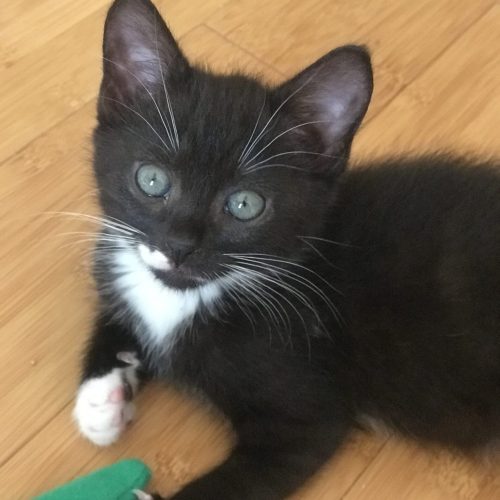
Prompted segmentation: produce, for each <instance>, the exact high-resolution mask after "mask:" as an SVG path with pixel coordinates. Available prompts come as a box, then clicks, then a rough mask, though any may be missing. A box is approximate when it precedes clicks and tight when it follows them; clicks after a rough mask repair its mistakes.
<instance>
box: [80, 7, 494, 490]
mask: <svg viewBox="0 0 500 500" xmlns="http://www.w3.org/2000/svg"><path fill="white" fill-rule="evenodd" d="M371 91H372V73H371V66H370V60H369V56H368V54H367V52H366V51H365V50H364V49H363V48H360V47H355V46H346V47H341V48H339V49H336V50H334V51H332V52H330V53H328V54H327V55H325V56H324V57H322V58H321V59H319V60H318V61H317V62H315V63H314V64H313V65H312V66H310V67H309V68H307V69H305V70H304V71H302V72H301V73H299V74H298V75H297V76H295V77H294V78H292V79H291V80H289V81H287V82H285V83H283V84H282V85H280V86H278V87H276V88H270V87H267V86H265V85H263V84H262V83H260V82H259V81H257V80H255V79H253V78H249V77H247V76H243V75H239V74H235V75H231V76H220V75H214V74H212V73H209V72H207V71H205V70H202V69H200V68H197V67H193V66H191V65H190V64H189V63H188V61H187V60H186V59H185V58H184V56H183V54H182V52H181V51H180V49H179V47H178V46H177V44H176V42H175V41H174V39H173V37H172V35H171V33H170V32H169V31H168V29H167V27H166V25H165V24H164V22H163V20H162V19H161V17H160V15H159V14H158V12H157V11H156V9H155V8H154V6H153V5H152V4H151V3H150V2H149V0H117V1H116V2H115V3H114V5H113V6H112V8H111V10H110V11H109V14H108V18H107V21H106V26H105V36H104V76H103V81H102V86H101V93H100V99H99V107H98V126H97V128H96V130H95V135H94V143H95V159H94V168H95V175H96V178H97V182H98V186H99V193H100V201H101V205H102V209H103V211H104V214H105V216H106V218H105V221H106V222H105V228H104V230H103V232H102V237H101V241H100V243H99V244H98V246H97V251H96V261H95V266H96V272H95V276H96V281H97V287H98V290H99V293H100V311H99V315H98V318H97V321H96V325H95V330H94V333H93V335H92V338H91V340H90V343H89V346H88V350H87V353H86V356H85V361H84V367H83V377H82V384H81V387H80V389H79V392H78V396H77V402H76V407H75V418H76V421H77V423H78V426H79V428H80V430H81V432H82V433H83V434H84V435H85V436H86V437H87V438H89V439H90V440H91V441H93V442H94V443H96V444H98V445H108V444H110V443H112V442H114V441H115V440H116V439H117V438H118V437H119V435H120V433H121V432H122V431H123V429H124V427H125V425H126V423H127V422H128V421H129V420H130V419H131V418H132V413H133V411H132V398H133V395H134V394H135V393H136V392H137V389H138V386H139V385H140V383H141V381H142V382H145V381H147V380H148V379H151V378H161V379H164V380H167V381H169V382H171V383H175V384H177V385H179V386H181V387H186V388H191V389H195V390H197V391H198V392H200V393H203V394H204V395H205V396H206V397H208V398H209V399H210V400H211V401H212V402H213V403H214V404H215V405H216V406H217V407H218V408H220V409H221V410H222V412H223V413H224V414H225V415H226V416H227V418H228V419H229V420H230V422H231V423H232V425H233V427H234V430H235V432H236V434H237V438H238V440H237V445H236V446H235V448H234V450H233V451H232V453H231V454H230V456H229V457H228V458H227V459H226V461H225V462H224V463H222V465H220V466H219V467H217V468H216V469H215V470H213V471H212V472H210V473H208V474H207V475H205V476H203V477H201V478H199V479H197V480H196V481H194V482H192V483H191V484H189V485H187V486H186V487H185V488H184V489H182V491H180V492H179V493H177V494H176V495H174V496H173V497H172V498H173V499H175V500H195V499H196V500H229V499H234V500H250V499H252V500H253V499H259V500H260V499H262V500H264V499H265V500H271V499H281V498H284V497H286V496H288V495H289V494H291V493H292V492H293V491H294V490H296V489H297V488H298V487H299V486H300V485H301V484H303V483H304V481H306V480H307V479H308V478H309V477H310V476H311V475H312V474H314V473H315V472H316V471H317V470H318V469H319V468H320V467H321V466H322V465H323V464H324V463H325V461H326V460H328V459H329V458H330V457H331V456H332V455H333V454H334V453H335V451H336V450H337V449H338V447H339V446H340V445H341V444H342V443H343V441H344V440H345V438H346V436H347V435H348V433H349V432H350V431H351V430H352V429H353V428H354V427H355V426H356V425H357V424H358V422H360V421H361V420H363V418H364V417H366V416H369V417H372V418H373V417H374V418H377V419H380V420H383V421H384V422H385V423H387V424H389V425H390V426H392V427H393V428H395V429H398V430H399V431H401V432H402V433H404V434H406V435H410V436H412V437H416V438H419V439H422V440H424V441H427V442H438V443H442V444H444V445H448V446H454V447H459V448H461V449H465V450H469V449H474V448H476V447H480V446H482V445H484V444H486V443H488V442H489V441H491V440H492V439H493V438H498V437H499V436H500V307H499V304H500V263H499V254H500V224H499V221H500V175H499V171H498V170H495V169H494V168H493V165H487V164H470V163H469V164H468V163H467V162H465V161H463V160H458V159H447V158H444V157H434V156H433V157H427V158H420V159H416V160H404V161H403V160H402V161H400V160H393V161H387V162H384V163H383V164H380V165H369V166H365V167H360V168H356V169H354V170H352V171H350V172H347V173H344V169H345V167H346V163H347V159H348V155H349V150H350V146H351V141H352V139H353V136H354V133H355V132H356V129H357V128H358V126H359V124H360V122H361V120H362V118H363V116H364V114H365V112H366V109H367V106H368V103H369V100H370V95H371ZM341 174H342V175H341ZM138 495H139V496H140V497H141V498H150V497H149V495H146V494H138ZM158 498H159V497H158Z"/></svg>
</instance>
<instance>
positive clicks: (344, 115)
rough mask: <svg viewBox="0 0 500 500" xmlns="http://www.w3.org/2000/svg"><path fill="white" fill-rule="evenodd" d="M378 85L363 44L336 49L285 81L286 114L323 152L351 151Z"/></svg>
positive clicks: (280, 90)
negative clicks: (355, 136) (373, 90)
mask: <svg viewBox="0 0 500 500" xmlns="http://www.w3.org/2000/svg"><path fill="white" fill-rule="evenodd" d="M372 89H373V78H372V68H371V63H370V55H369V54H368V52H367V50H366V49H365V48H364V47H360V46H356V45H346V46H344V47H339V48H338V49H335V50H332V51H331V52H329V53H328V54H326V55H325V56H323V57H322V58H321V59H319V60H318V61H316V62H315V63H314V64H312V65H311V66H309V67H308V68H306V69H305V70H303V71H301V72H300V73H299V74H298V75H296V76H295V77H294V78H292V79H291V80H289V81H288V82H285V83H284V84H283V85H281V86H280V87H279V88H278V89H277V91H278V98H279V101H281V102H282V103H283V104H284V107H283V111H284V113H285V114H286V115H287V116H288V117H290V118H291V120H292V123H293V122H295V123H296V124H297V125H296V126H295V128H294V129H293V130H292V132H293V133H295V134H296V135H299V136H302V137H303V138H305V139H306V140H307V141H308V142H310V143H311V142H313V143H314V145H315V149H316V150H317V151H318V152H323V153H328V154H338V155H343V154H347V152H348V151H349V148H350V145H351V141H352V138H353V136H354V133H355V132H356V130H357V128H358V126H359V124H360V123H361V120H362V119H363V116H364V115H365V113H366V110H367V108H368V104H369V102H370V98H371V95H372Z"/></svg>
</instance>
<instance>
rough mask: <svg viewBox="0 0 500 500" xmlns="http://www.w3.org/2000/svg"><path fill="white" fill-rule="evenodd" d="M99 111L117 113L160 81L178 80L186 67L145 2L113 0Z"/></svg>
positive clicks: (154, 11)
mask: <svg viewBox="0 0 500 500" xmlns="http://www.w3.org/2000/svg"><path fill="white" fill-rule="evenodd" d="M103 59H104V61H103V79H102V84H101V95H100V97H101V99H100V111H102V112H104V113H106V112H112V111H113V110H114V109H115V108H116V109H117V110H118V109H119V107H120V103H122V104H125V105H130V104H131V103H132V102H133V101H134V99H135V98H136V97H137V96H139V95H144V94H146V95H147V93H148V92H150V93H152V94H153V93H154V92H155V91H157V90H158V89H159V88H162V86H163V82H164V80H165V81H166V82H168V81H169V80H170V79H171V78H173V77H176V76H182V75H183V74H185V73H186V71H187V70H188V69H189V64H188V62H187V60H186V59H185V57H184V55H183V54H182V52H181V50H180V48H179V47H178V45H177V43H176V42H175V40H174V37H173V36H172V33H170V31H169V29H168V28H167V25H166V24H165V22H164V21H163V19H162V17H161V15H160V13H159V12H158V10H157V9H156V7H155V6H154V5H153V4H152V3H151V2H150V1H149V0H115V2H114V3H113V5H112V6H111V8H110V9H109V12H108V15H107V18H106V23H105V27H104V43H103Z"/></svg>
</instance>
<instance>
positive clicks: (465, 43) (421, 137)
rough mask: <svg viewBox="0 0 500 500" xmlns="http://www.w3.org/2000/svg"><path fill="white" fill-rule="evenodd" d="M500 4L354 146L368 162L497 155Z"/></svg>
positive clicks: (400, 96) (499, 86) (413, 85)
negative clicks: (410, 155) (403, 155)
mask: <svg viewBox="0 0 500 500" xmlns="http://www.w3.org/2000/svg"><path fill="white" fill-rule="evenodd" d="M499 25H500V5H496V6H494V7H493V8H492V9H491V10H490V11H489V12H488V13H487V14H486V15H485V16H484V18H482V19H481V20H480V21H479V22H477V23H476V24H475V25H474V26H472V27H471V28H470V29H469V30H468V31H467V32H466V33H465V34H464V36H463V37H462V38H460V40H458V41H457V42H456V43H455V44H454V45H453V46H452V47H451V48H450V49H449V50H448V51H446V53H445V54H443V56H442V57H440V58H439V59H438V60H437V61H435V62H434V63H433V64H432V65H431V66H430V67H429V68H428V69H427V70H426V71H425V72H423V74H422V75H421V76H420V77H419V78H417V79H416V80H415V81H414V82H413V83H412V84H411V85H410V86H409V87H408V88H407V89H406V90H405V91H404V92H403V93H401V95H399V96H398V97H397V98H396V99H395V100H394V101H393V102H392V103H391V104H390V105H389V106H388V107H387V108H386V109H384V111H382V113H381V114H380V116H378V117H377V118H376V119H375V120H374V122H373V123H371V124H369V125H367V126H366V127H364V129H363V130H362V131H361V133H360V134H359V136H358V138H357V140H356V141H355V148H354V151H355V153H356V154H357V153H360V154H362V155H365V156H370V157H372V156H373V155H376V156H385V155H387V154H388V153H389V154H395V153H399V152H403V151H410V150H413V151H416V152H423V151H427V150H431V151H432V150H436V149H444V150H449V151H466V152H467V151H468V152H476V153H483V155H486V156H488V155H493V154H498V153H499V152H500V140H499V137H498V130H497V125H496V124H497V123H498V116H499V113H500V93H499V92H498V89H499V88H500V51H499V47H500V30H498V29H495V27H498V26H499Z"/></svg>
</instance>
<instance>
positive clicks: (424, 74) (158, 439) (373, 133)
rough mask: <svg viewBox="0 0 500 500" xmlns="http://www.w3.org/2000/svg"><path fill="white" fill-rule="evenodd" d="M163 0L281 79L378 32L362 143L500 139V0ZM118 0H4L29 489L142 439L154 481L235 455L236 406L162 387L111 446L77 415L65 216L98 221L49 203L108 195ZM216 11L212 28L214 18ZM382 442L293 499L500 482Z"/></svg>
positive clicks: (1, 409)
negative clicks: (108, 54)
mask: <svg viewBox="0 0 500 500" xmlns="http://www.w3.org/2000/svg"><path fill="white" fill-rule="evenodd" d="M157 3H158V4H159V6H160V8H161V10H162V11H163V12H164V13H165V14H166V17H167V19H168V20H169V21H170V23H171V26H172V28H173V30H174V32H175V33H176V35H182V34H186V33H187V35H185V37H183V38H182V46H183V48H184V49H185V50H186V52H187V53H188V54H189V55H190V56H192V57H195V58H196V59H201V60H202V61H205V62H208V63H210V64H212V65H213V66H215V68H216V69H217V70H220V71H224V70H226V69H228V68H232V67H234V66H237V67H240V68H243V69H247V70H248V71H251V72H256V73H262V74H263V75H264V76H265V78H267V79H269V80H272V81H275V80H278V79H280V75H281V74H285V75H290V74H292V73H293V72H295V71H296V70H297V69H300V68H301V67H303V66H305V65H306V64H308V63H309V62H311V61H312V60H313V59H314V58H316V57H318V56H320V55H321V54H322V53H323V52H326V51H327V50H329V49H330V48H332V47H333V46H336V45H339V44H342V43H347V42H352V41H357V42H364V43H366V42H368V43H369V44H370V45H371V47H372V49H373V51H374V61H375V64H376V89H377V90H376V94H375V100H374V106H373V108H372V109H373V111H372V112H371V115H370V116H375V115H376V113H378V112H380V111H381V113H380V114H379V115H378V116H377V117H376V118H375V119H374V120H373V122H372V123H370V124H368V125H367V126H366V127H365V128H364V129H363V130H362V132H361V134H360V137H359V139H358V140H357V141H356V144H355V150H354V152H355V156H356V157H357V158H361V157H363V156H369V157H372V156H376V155H383V154H387V153H391V152H395V151H397V152H400V151H403V150H408V149H415V148H418V149H422V148H434V147H449V148H452V149H460V150H462V149H466V150H474V151H483V152H485V153H487V154H488V153H496V152H498V147H499V141H498V138H497V137H498V134H496V127H495V126H496V122H497V121H498V120H497V117H498V114H499V111H500V103H499V101H498V88H499V83H500V82H499V80H498V76H499V75H500V71H499V69H500V68H499V60H498V47H499V46H500V44H499V41H500V40H499V38H498V26H499V25H500V18H499V14H498V10H499V8H498V7H495V8H493V9H491V10H490V11H488V13H487V14H486V15H485V13H486V12H487V10H488V7H489V6H490V5H492V4H493V3H494V2H493V1H492V0H491V1H490V0H476V1H475V2H469V1H467V0H456V1H455V0H436V1H431V0H424V1H422V2H410V1H406V0H405V1H404V2H390V1H389V0H376V1H374V2H368V1H367V0H351V1H349V2H347V1H345V0H333V1H328V2H327V1H326V0H301V1H299V0H277V1H276V2H268V3H265V2H262V1H261V0H259V1H251V0H209V1H204V0H191V1H190V2H189V3H186V2H179V1H176V0H168V1H160V2H157ZM103 5H104V3H103V2H102V1H101V0H91V1H90V2H86V3H85V6H82V7H80V6H79V7H78V9H77V8H76V7H75V4H74V3H73V4H70V3H69V2H68V1H67V0H57V1H56V0H54V1H52V0H51V1H50V2H48V0H40V1H39V2H28V1H27V0H12V1H11V2H7V4H6V5H5V6H2V7H1V8H0V11H1V14H0V123H1V124H2V128H3V130H4V135H3V137H2V141H0V180H1V182H0V234H1V245H0V258H1V259H2V260H1V262H2V286H1V289H0V300H1V303H2V309H1V310H0V335H1V338H2V339H3V343H2V349H1V350H0V366H1V367H2V368H1V377H0V415H1V417H0V418H1V424H2V425H0V442H1V443H2V446H1V447H0V498H16V499H17V498H21V499H22V498H29V496H32V495H34V494H35V493H38V492H40V491H42V490H44V489H47V488H49V487H52V486H54V485H55V484H57V483H60V482H64V481H67V480H69V479H71V478H72V477H74V476H75V475H77V474H79V473H82V472H87V471H90V470H92V469H93V468H95V467H98V466H101V465H106V464H109V463H110V462H112V461H114V460H116V459H118V458H120V457H123V456H131V455H136V456H139V457H141V458H143V459H144V460H146V461H147V462H148V463H149V464H150V465H152V467H153V469H154V471H155V485H156V486H157V487H159V488H161V489H162V490H163V491H165V492H170V491H173V490H175V489H176V488H178V487H180V485H181V484H183V483H185V482H186V481H188V480H190V479H192V478H193V477H194V476H196V475H198V474H200V473H201V472H202V471H204V470H207V469H208V468H210V467H211V466H213V465H214V464H216V463H217V462H218V461H220V460H221V459H222V458H223V456H224V455H225V453H226V452H227V450H228V448H229V446H230V444H231V434H230V432H229V431H228V429H227V427H226V426H225V425H224V422H223V421H222V420H221V418H220V417H219V416H217V415H215V414H213V413H211V411H210V410H209V409H207V408H206V407H204V406H199V405H198V404H197V403H196V402H194V401H190V400H188V399H186V398H185V397H183V396H180V395H179V394H177V393H175V392H174V391H172V390H167V391H165V390H161V388H159V387H151V388H148V389H147V390H146V391H145V393H144V394H142V395H141V397H140V400H139V419H138V420H137V422H136V423H135V424H134V425H133V427H132V428H131V429H130V430H129V432H128V433H127V434H126V436H124V438H123V440H122V441H120V442H119V443H118V444H117V445H116V446H113V447H111V448H109V449H106V450H98V449H96V448H94V447H93V446H91V445H89V444H88V443H86V442H85V441H83V440H82V439H81V438H79V437H78V436H77V435H76V432H75V428H74V426H73V424H72V422H71V415H70V413H71V403H72V398H73V394H74V390H75V387H76V384H77V372H78V357H79V351H80V348H81V346H82V344H83V340H84V338H85V337H86V335H87V332H88V330H89V328H90V323H91V320H92V311H93V309H94V295H93V292H92V286H91V282H90V279H89V275H88V264H87V261H86V259H85V258H84V255H83V254H82V250H83V248H85V247H84V246H82V247H81V249H80V247H79V246H77V245H76V244H75V243H73V244H71V245H70V246H69V247H66V246H65V245H66V244H67V243H71V242H72V241H73V240H71V239H69V238H68V237H60V233H63V232H68V231H79V230H92V227H90V226H88V225H85V224H82V223H81V222H79V221H75V220H66V219H64V218H58V217H46V216H41V215H40V214H41V213H42V212H45V211H47V210H74V211H82V212H86V213H94V212H95V211H96V210H97V209H96V206H95V203H94V200H93V195H92V190H93V183H92V180H91V177H90V167H89V157H90V154H89V140H88V139H89V134H90V130H91V128H92V126H93V123H94V107H95V100H94V98H95V95H96V92H97V84H98V79H99V74H100V43H101V40H100V38H101V32H102V20H103V17H104V10H105V7H103ZM76 10H78V11H77V12H76ZM214 13H215V14H214ZM207 19H208V21H207ZM205 21H207V22H208V27H207V26H199V25H201V24H203V23H204V22H205ZM197 26H198V27H197ZM217 31H220V33H221V34H218V32H217ZM228 40H230V41H233V42H235V43H236V44H238V45H240V46H241V48H242V50H238V47H237V46H235V45H233V44H232V43H229V42H228ZM455 40H456V41H455ZM450 44H451V47H450V48H449V49H447V50H446V48H447V47H448V45H450ZM443 51H444V53H443V54H442V55H441V52H443ZM251 54H254V55H255V57H253V56H252V55H251ZM273 67H276V69H273ZM401 90H402V92H401V94H400V95H399V96H398V97H396V99H395V100H394V101H393V102H392V103H391V104H390V105H389V106H388V107H387V108H386V109H384V108H385V105H386V103H388V102H389V101H390V100H391V99H393V98H394V96H396V95H397V94H398V93H399V92H400V91H401ZM50 127H54V128H52V129H51V130H49V131H47V130H48V129H49V128H50ZM37 137H38V138H37ZM35 138H37V139H36V140H33V139H35ZM12 155H13V156H12ZM9 156H10V159H9V160H7V161H4V162H3V163H1V159H2V158H3V159H6V158H8V157H9ZM383 445H384V440H383V439H379V438H377V437H369V436H366V435H363V434H358V435H356V436H354V437H353V440H352V441H350V442H349V443H348V444H347V446H346V448H345V450H344V451H343V453H342V454H340V455H339V456H337V457H336V458H335V459H333V460H332V461H331V462H330V463H329V464H327V466H326V467H325V468H324V470H323V471H322V472H321V473H320V474H318V475H317V477H315V478H314V479H313V480H312V481H311V482H310V483H309V484H308V485H306V487H305V488H303V489H302V490H301V491H300V492H298V493H297V494H296V495H295V496H294V498H297V499H301V500H319V499H324V500H327V499H328V500H333V499H338V498H343V497H345V498H347V499H348V500H358V499H359V500H362V499H363V500H364V499H370V500H371V499H372V498H373V499H375V500H377V499H378V498H380V499H392V498H394V499H398V500H399V499H400V498H405V500H406V498H410V499H411V498H418V499H419V500H420V499H422V500H427V499H434V498H446V499H448V498H450V499H451V500H454V499H455V498H456V499H462V498H467V499H469V498H471V499H472V498H474V500H490V499H493V498H497V497H499V498H500V481H498V479H495V478H496V477H498V465H497V464H495V463H494V462H492V463H491V464H490V465H484V464H483V463H481V462H472V461H469V460H464V459H462V458H460V457H457V456H452V455H449V454H446V453H444V452H438V453H429V452H425V451H422V450H421V449H420V448H415V447H414V446H412V445H409V444H407V443H404V442H401V441H396V440H394V439H393V440H391V441H389V444H388V445H386V446H385V447H383ZM34 471H36V472H34ZM363 471H365V472H364V473H363ZM27 476H29V481H27V480H26V477H27ZM358 477H359V479H358V480H356V479H357V478H358ZM346 495H347V496H346ZM405 495H408V496H405Z"/></svg>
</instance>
